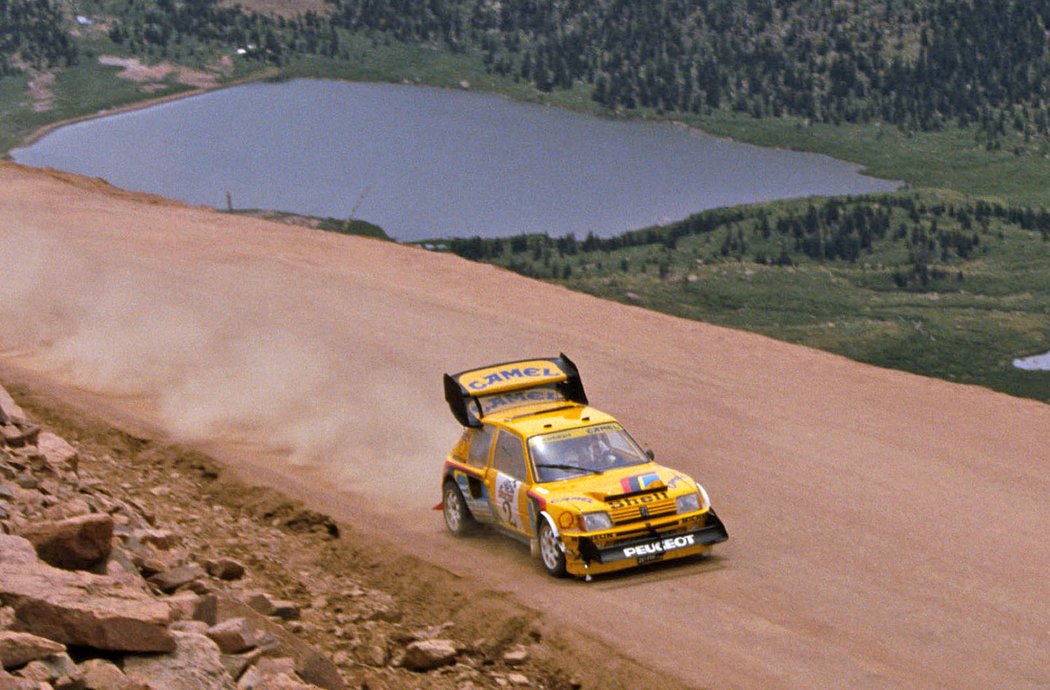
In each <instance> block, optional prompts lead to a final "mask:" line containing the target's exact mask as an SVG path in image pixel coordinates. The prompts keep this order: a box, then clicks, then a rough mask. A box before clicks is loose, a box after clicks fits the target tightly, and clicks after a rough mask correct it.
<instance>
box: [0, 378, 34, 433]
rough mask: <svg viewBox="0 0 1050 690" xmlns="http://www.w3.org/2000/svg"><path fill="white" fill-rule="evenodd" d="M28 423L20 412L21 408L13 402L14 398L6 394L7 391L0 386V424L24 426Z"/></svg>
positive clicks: (27, 419)
mask: <svg viewBox="0 0 1050 690" xmlns="http://www.w3.org/2000/svg"><path fill="white" fill-rule="evenodd" d="M28 421H29V418H28V417H26V413H25V412H23V411H22V408H21V407H19V406H18V403H16V402H15V401H14V398H12V397H11V395H10V394H9V393H8V392H7V390H6V389H5V388H4V387H3V386H0V424H7V423H9V422H11V423H14V424H25V423H27V422H28Z"/></svg>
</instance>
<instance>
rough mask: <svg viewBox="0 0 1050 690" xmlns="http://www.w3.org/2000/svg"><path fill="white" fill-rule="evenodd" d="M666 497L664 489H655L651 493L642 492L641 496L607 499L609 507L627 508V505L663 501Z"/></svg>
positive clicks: (641, 504) (642, 504)
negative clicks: (655, 490)
mask: <svg viewBox="0 0 1050 690" xmlns="http://www.w3.org/2000/svg"><path fill="white" fill-rule="evenodd" d="M666 498H667V492H666V491H657V492H656V493H653V494H643V495H641V496H626V497H624V498H614V499H613V500H611V501H608V502H607V503H608V504H609V507H610V508H612V509H613V510H616V509H618V508H627V507H629V506H644V505H645V504H647V503H656V502H657V501H663V500H665V499H666Z"/></svg>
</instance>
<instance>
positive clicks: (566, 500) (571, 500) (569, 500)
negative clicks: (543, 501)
mask: <svg viewBox="0 0 1050 690" xmlns="http://www.w3.org/2000/svg"><path fill="white" fill-rule="evenodd" d="M575 502H579V503H594V499H593V498H591V497H590V496H566V497H564V498H556V499H554V500H553V501H551V503H575Z"/></svg>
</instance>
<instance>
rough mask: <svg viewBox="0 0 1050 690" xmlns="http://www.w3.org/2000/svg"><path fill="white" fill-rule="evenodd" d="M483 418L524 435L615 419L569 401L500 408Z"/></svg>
mask: <svg viewBox="0 0 1050 690" xmlns="http://www.w3.org/2000/svg"><path fill="white" fill-rule="evenodd" d="M482 421H484V422H487V423H489V424H496V425H497V426H502V427H506V428H508V429H511V430H513V431H514V432H516V433H518V434H520V435H521V436H524V437H526V438H528V437H530V436H535V435H536V434H546V433H550V432H553V431H563V430H565V429H575V428H577V427H581V426H588V425H590V424H606V423H608V422H615V421H616V419H615V418H614V417H613V416H612V415H608V414H606V413H604V412H602V411H601V410H596V409H595V408H593V407H589V406H587V405H580V404H578V403H572V402H562V403H544V404H539V405H528V406H523V407H516V408H513V409H509V410H501V411H499V412H496V413H494V414H491V415H488V416H487V417H485V418H484V419H483V420H482Z"/></svg>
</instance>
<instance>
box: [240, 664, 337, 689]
mask: <svg viewBox="0 0 1050 690" xmlns="http://www.w3.org/2000/svg"><path fill="white" fill-rule="evenodd" d="M315 688H317V686H316V685H312V684H310V683H307V682H304V681H303V680H302V679H301V678H299V677H298V676H296V675H295V662H294V660H292V659H287V658H284V659H260V660H259V661H258V662H257V663H256V664H255V665H254V666H252V667H251V668H249V669H248V670H247V671H245V672H244V675H242V676H241V679H240V680H239V681H238V682H237V690H314V689H315Z"/></svg>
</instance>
